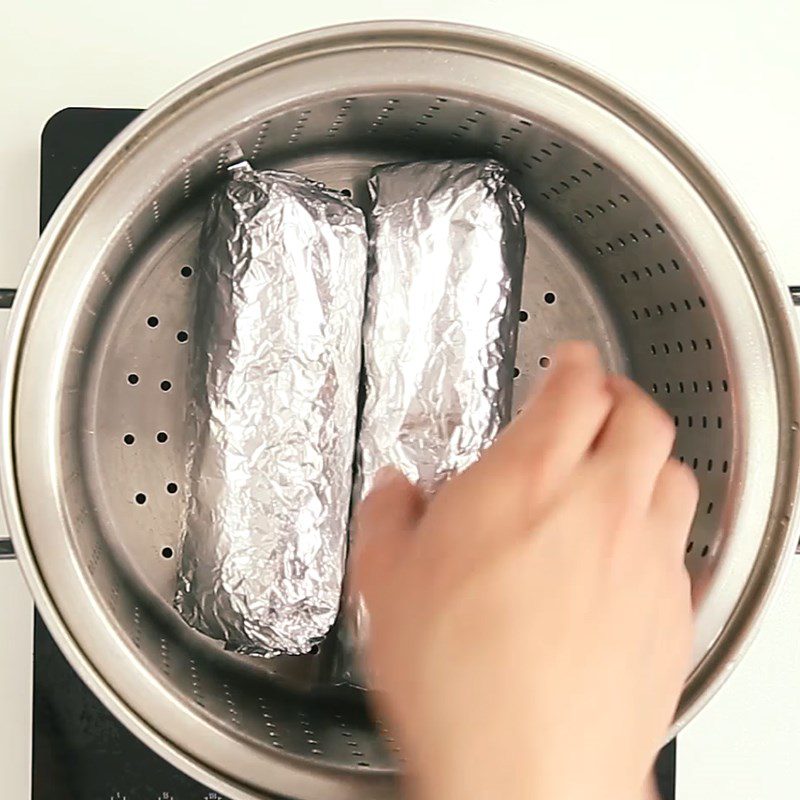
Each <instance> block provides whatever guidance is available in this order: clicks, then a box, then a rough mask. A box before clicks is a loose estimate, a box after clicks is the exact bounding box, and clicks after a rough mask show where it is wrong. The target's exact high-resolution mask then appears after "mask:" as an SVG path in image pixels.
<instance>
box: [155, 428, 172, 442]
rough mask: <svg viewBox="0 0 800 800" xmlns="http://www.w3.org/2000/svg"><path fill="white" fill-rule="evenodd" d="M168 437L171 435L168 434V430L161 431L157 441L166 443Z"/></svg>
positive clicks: (157, 435)
mask: <svg viewBox="0 0 800 800" xmlns="http://www.w3.org/2000/svg"><path fill="white" fill-rule="evenodd" d="M167 439H169V435H168V434H167V432H166V431H159V432H158V433H157V434H156V441H157V442H158V443H159V444H164V442H166V441H167Z"/></svg>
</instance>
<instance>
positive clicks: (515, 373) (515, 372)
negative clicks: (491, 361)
mask: <svg viewBox="0 0 800 800" xmlns="http://www.w3.org/2000/svg"><path fill="white" fill-rule="evenodd" d="M514 377H515V378H519V367H514Z"/></svg>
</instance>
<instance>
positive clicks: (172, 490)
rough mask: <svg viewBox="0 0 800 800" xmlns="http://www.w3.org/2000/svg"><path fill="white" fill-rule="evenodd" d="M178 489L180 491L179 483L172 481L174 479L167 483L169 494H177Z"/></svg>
mask: <svg viewBox="0 0 800 800" xmlns="http://www.w3.org/2000/svg"><path fill="white" fill-rule="evenodd" d="M177 491H178V484H177V483H172V481H170V482H169V483H168V484H167V492H168V493H169V494H175V492H177Z"/></svg>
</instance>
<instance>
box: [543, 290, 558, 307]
mask: <svg viewBox="0 0 800 800" xmlns="http://www.w3.org/2000/svg"><path fill="white" fill-rule="evenodd" d="M544 301H545V303H547V305H549V306H551V305H553V303H555V301H556V295H555V292H545V293H544Z"/></svg>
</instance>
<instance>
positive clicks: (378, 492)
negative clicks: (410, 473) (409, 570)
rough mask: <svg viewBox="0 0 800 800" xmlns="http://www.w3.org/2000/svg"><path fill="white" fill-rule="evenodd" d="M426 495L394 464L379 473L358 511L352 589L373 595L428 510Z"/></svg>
mask: <svg viewBox="0 0 800 800" xmlns="http://www.w3.org/2000/svg"><path fill="white" fill-rule="evenodd" d="M425 506H426V501H425V497H424V495H423V493H422V491H421V489H419V487H417V486H415V485H414V484H413V483H410V482H409V481H408V479H407V478H406V477H405V475H403V473H402V472H400V471H399V470H398V469H395V468H394V467H384V468H383V469H381V470H380V471H379V472H378V473H377V475H376V476H375V481H374V484H373V488H372V491H371V492H370V493H369V494H368V495H367V497H366V498H365V499H364V500H363V501H362V502H361V504H360V505H359V507H358V508H357V510H356V514H355V526H354V529H355V535H354V537H353V539H354V541H353V549H352V552H351V555H350V593H351V594H357V595H361V596H362V597H363V598H364V600H365V601H366V602H367V604H369V602H370V599H371V598H372V597H373V596H374V594H375V593H376V592H377V591H379V590H380V587H381V586H383V585H384V582H385V580H386V578H387V577H388V576H389V575H391V573H392V571H393V570H394V569H395V567H396V565H397V563H398V562H399V560H400V558H401V557H402V552H403V550H404V548H405V547H406V546H407V544H408V538H409V536H410V535H411V533H412V531H413V528H414V526H415V525H416V524H417V523H418V522H419V520H420V518H421V517H422V515H423V513H424V512H425Z"/></svg>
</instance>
